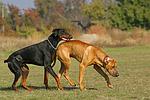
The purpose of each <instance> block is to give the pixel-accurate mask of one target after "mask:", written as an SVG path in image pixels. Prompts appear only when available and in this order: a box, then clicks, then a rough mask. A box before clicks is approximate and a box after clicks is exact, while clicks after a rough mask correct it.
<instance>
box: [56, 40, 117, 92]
mask: <svg viewBox="0 0 150 100" xmlns="http://www.w3.org/2000/svg"><path fill="white" fill-rule="evenodd" d="M57 56H58V59H59V61H60V62H61V69H60V71H59V73H58V74H57V75H58V77H59V79H60V78H61V76H62V73H63V72H64V77H65V78H66V79H67V80H68V81H69V83H70V85H72V86H75V83H74V82H73V81H72V80H71V79H70V78H69V75H68V70H69V67H70V64H71V58H70V57H73V58H75V59H76V60H77V61H79V62H80V65H79V85H80V89H81V90H86V88H84V87H83V76H84V70H85V68H86V67H87V66H89V65H94V69H95V70H96V71H97V72H98V73H99V74H101V75H102V76H103V77H104V78H105V80H106V82H107V85H108V87H109V88H113V85H111V83H110V81H109V77H108V76H107V74H105V73H104V71H103V70H102V69H101V67H103V68H105V69H106V70H107V71H108V73H109V74H110V75H111V76H113V77H117V76H119V74H118V72H117V70H116V68H117V65H116V61H115V60H114V59H112V58H110V57H109V56H108V55H107V54H106V53H105V52H103V51H102V50H101V49H100V48H99V47H97V46H93V45H91V44H87V43H84V42H82V41H79V40H71V41H70V42H63V43H61V44H60V45H59V46H58V48H57Z"/></svg>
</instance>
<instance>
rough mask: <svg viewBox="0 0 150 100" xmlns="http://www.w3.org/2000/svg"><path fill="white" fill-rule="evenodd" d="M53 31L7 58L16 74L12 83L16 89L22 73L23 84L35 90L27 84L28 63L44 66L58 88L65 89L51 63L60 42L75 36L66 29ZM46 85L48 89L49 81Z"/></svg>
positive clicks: (10, 67) (9, 65)
mask: <svg viewBox="0 0 150 100" xmlns="http://www.w3.org/2000/svg"><path fill="white" fill-rule="evenodd" d="M52 32H53V33H52V34H51V35H50V36H49V37H48V38H47V39H46V40H45V41H43V42H40V43H37V44H34V45H31V46H28V47H26V48H23V49H21V50H18V51H16V52H14V53H13V54H11V55H10V56H9V58H8V59H7V60H4V63H6V62H7V63H8V67H9V69H10V70H11V72H12V73H13V74H14V75H15V79H14V82H13V84H12V87H13V89H14V90H15V91H18V90H17V87H16V84H17V81H18V79H19V77H20V76H21V75H22V80H21V85H22V86H23V87H24V88H26V89H27V90H29V91H33V90H34V89H30V88H29V87H28V86H26V79H27V76H28V74H29V67H28V66H27V65H26V64H34V65H39V66H44V68H45V69H46V71H48V72H49V73H50V74H51V75H52V76H53V77H54V78H55V80H56V82H57V85H58V89H60V90H62V89H63V88H62V86H61V84H60V81H59V78H58V76H57V75H56V73H55V72H54V71H53V69H52V67H51V63H52V62H53V60H54V58H55V50H56V47H57V44H58V42H59V41H61V40H65V41H69V40H70V39H71V38H73V37H72V36H71V35H70V34H69V33H68V32H67V31H66V30H65V29H54V30H53V31H52ZM45 86H46V89H47V88H48V83H45Z"/></svg>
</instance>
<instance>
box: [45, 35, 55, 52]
mask: <svg viewBox="0 0 150 100" xmlns="http://www.w3.org/2000/svg"><path fill="white" fill-rule="evenodd" d="M45 40H47V41H48V43H49V44H50V45H51V46H52V48H53V49H54V50H56V49H57V47H56V48H55V47H54V46H53V45H52V43H51V42H50V41H49V39H48V38H47V39H45Z"/></svg>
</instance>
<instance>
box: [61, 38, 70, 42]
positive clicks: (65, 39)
mask: <svg viewBox="0 0 150 100" xmlns="http://www.w3.org/2000/svg"><path fill="white" fill-rule="evenodd" d="M62 40H64V41H66V42H68V41H70V39H67V38H62Z"/></svg>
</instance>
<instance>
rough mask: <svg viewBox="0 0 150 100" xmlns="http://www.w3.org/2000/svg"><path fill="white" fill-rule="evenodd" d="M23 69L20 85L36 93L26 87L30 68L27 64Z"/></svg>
mask: <svg viewBox="0 0 150 100" xmlns="http://www.w3.org/2000/svg"><path fill="white" fill-rule="evenodd" d="M21 69H22V79H21V83H20V85H21V86H22V87H24V88H25V89H27V90H29V91H34V90H35V89H31V88H29V87H28V86H27V85H26V80H27V77H28V74H29V67H28V66H27V65H26V64H24V65H23V67H22V68H21Z"/></svg>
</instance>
